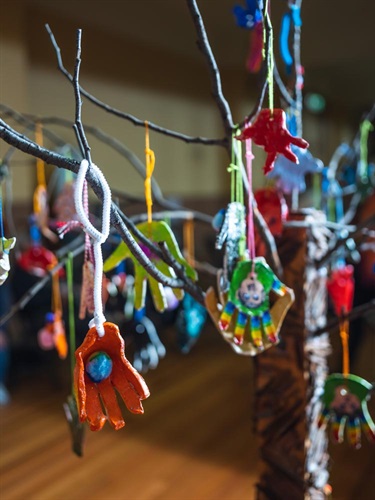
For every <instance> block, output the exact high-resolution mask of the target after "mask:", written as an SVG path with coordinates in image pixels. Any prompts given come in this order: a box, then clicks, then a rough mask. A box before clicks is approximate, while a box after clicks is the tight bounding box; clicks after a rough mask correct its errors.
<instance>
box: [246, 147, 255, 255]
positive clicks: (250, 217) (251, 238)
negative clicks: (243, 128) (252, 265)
mask: <svg viewBox="0 0 375 500" xmlns="http://www.w3.org/2000/svg"><path fill="white" fill-rule="evenodd" d="M245 145H246V171H247V178H248V183H249V196H248V212H247V248H248V251H249V257H250V260H252V261H254V259H255V233H254V213H253V203H254V193H253V173H252V165H253V159H254V155H253V152H252V141H251V139H246V141H245Z"/></svg>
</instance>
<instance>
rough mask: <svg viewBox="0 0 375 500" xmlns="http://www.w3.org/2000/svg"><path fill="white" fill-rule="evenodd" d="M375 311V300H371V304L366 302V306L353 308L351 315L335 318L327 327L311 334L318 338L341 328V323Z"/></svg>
mask: <svg viewBox="0 0 375 500" xmlns="http://www.w3.org/2000/svg"><path fill="white" fill-rule="evenodd" d="M371 310H374V311H375V299H373V300H370V302H366V304H361V305H360V306H357V307H353V309H352V310H351V311H350V313H349V314H343V315H342V316H341V317H340V318H333V319H331V320H330V321H328V322H327V324H326V325H325V326H323V327H322V328H318V329H317V330H314V331H313V332H311V335H312V336H313V337H317V336H318V335H321V334H322V333H325V332H327V331H328V330H333V329H335V328H337V327H338V326H339V323H340V321H344V320H348V321H353V320H355V319H357V318H359V317H361V316H363V315H364V314H365V313H366V312H368V311H371Z"/></svg>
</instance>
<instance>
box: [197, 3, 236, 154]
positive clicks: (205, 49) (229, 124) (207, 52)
mask: <svg viewBox="0 0 375 500" xmlns="http://www.w3.org/2000/svg"><path fill="white" fill-rule="evenodd" d="M187 4H188V8H189V11H190V14H191V17H192V19H193V23H194V26H195V30H196V33H197V37H198V40H197V44H198V48H199V50H200V51H201V52H202V53H203V55H204V57H205V59H206V62H207V65H208V69H209V74H210V79H211V85H212V94H213V97H214V99H215V102H216V104H217V106H218V108H219V111H220V115H221V119H222V121H223V125H224V130H225V133H226V136H227V140H228V138H230V137H231V135H232V132H233V129H234V123H233V118H232V112H231V110H230V107H229V104H228V101H227V100H226V99H225V97H224V95H223V90H222V85H221V77H220V71H219V68H218V67H217V64H216V61H215V57H214V54H213V52H212V49H211V46H210V42H209V40H208V37H207V33H206V30H205V27H204V23H203V19H202V16H201V14H200V12H199V8H198V5H197V2H196V0H187ZM227 145H228V146H229V144H227Z"/></svg>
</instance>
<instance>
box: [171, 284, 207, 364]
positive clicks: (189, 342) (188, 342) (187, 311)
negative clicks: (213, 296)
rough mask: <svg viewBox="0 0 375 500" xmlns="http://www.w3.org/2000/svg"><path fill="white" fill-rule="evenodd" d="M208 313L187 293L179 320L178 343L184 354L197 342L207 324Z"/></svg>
mask: <svg viewBox="0 0 375 500" xmlns="http://www.w3.org/2000/svg"><path fill="white" fill-rule="evenodd" d="M206 318H207V311H206V309H205V307H203V306H202V305H201V304H199V302H197V301H196V300H195V299H194V298H193V297H192V296H191V295H189V294H188V293H186V294H185V295H184V298H183V301H182V309H181V310H180V314H179V316H178V318H177V332H178V335H177V342H178V346H179V348H180V350H181V352H182V353H183V354H187V353H188V352H189V351H190V350H191V348H192V347H193V346H194V344H195V343H196V342H197V340H198V338H199V336H200V334H201V331H202V328H203V326H204V324H205V322H206Z"/></svg>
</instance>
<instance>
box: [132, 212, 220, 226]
mask: <svg viewBox="0 0 375 500" xmlns="http://www.w3.org/2000/svg"><path fill="white" fill-rule="evenodd" d="M152 218H153V219H155V220H163V219H177V220H190V219H194V220H198V221H201V222H205V223H207V224H212V219H213V218H212V216H211V215H207V214H205V213H203V212H197V211H196V210H190V209H180V210H178V209H177V210H173V211H169V210H163V211H162V212H153V214H152ZM129 219H131V220H132V221H133V222H134V223H136V224H138V223H139V222H145V221H146V220H147V214H146V213H143V214H137V215H132V216H130V217H129Z"/></svg>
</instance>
